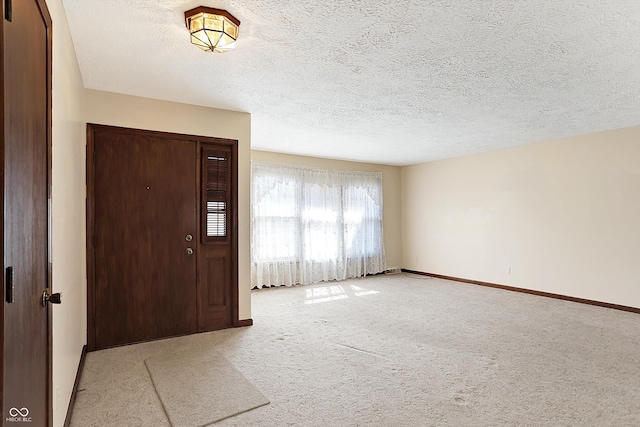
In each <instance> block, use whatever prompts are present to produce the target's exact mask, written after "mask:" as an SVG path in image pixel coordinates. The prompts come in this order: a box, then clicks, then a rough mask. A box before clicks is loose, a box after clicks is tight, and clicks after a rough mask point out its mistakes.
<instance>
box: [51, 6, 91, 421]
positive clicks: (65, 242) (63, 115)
mask: <svg viewBox="0 0 640 427" xmlns="http://www.w3.org/2000/svg"><path fill="white" fill-rule="evenodd" d="M47 6H48V8H49V12H50V13H51V18H52V20H53V88H52V90H53V143H52V144H53V154H52V155H53V158H52V196H51V203H52V206H51V209H52V258H53V285H52V286H53V291H54V292H61V293H62V304H60V305H57V306H52V312H53V314H52V316H53V421H54V426H62V425H63V424H64V419H65V417H66V414H67V408H68V405H69V398H70V397H71V392H72V389H73V383H74V381H75V377H76V372H77V369H78V362H79V361H80V355H81V352H82V347H83V345H84V344H85V342H86V331H87V320H86V306H87V303H86V243H85V242H86V240H85V234H86V232H85V228H86V227H85V188H86V186H85V140H86V137H85V124H84V120H83V117H82V102H83V94H84V88H83V85H82V78H81V76H80V71H79V68H78V63H77V60H76V54H75V50H74V47H73V42H72V41H71V35H70V33H69V28H68V26H67V18H66V16H65V13H64V9H63V6H62V1H61V0H47Z"/></svg>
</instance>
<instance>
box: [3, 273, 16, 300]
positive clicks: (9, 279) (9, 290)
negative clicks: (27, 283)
mask: <svg viewBox="0 0 640 427" xmlns="http://www.w3.org/2000/svg"><path fill="white" fill-rule="evenodd" d="M4 283H5V286H6V289H5V297H6V300H7V302H8V303H9V304H11V303H12V302H13V295H14V293H15V290H16V289H15V287H14V285H13V267H7V269H6V271H5V278H4Z"/></svg>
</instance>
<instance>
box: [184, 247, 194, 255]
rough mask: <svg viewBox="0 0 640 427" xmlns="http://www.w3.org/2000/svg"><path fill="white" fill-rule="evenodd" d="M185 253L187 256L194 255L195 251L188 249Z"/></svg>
mask: <svg viewBox="0 0 640 427" xmlns="http://www.w3.org/2000/svg"><path fill="white" fill-rule="evenodd" d="M185 252H186V253H187V255H193V249H191V248H187V250H186V251H185Z"/></svg>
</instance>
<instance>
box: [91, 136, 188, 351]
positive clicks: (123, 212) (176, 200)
mask: <svg viewBox="0 0 640 427" xmlns="http://www.w3.org/2000/svg"><path fill="white" fill-rule="evenodd" d="M196 149H197V147H196V143H195V142H193V141H179V140H172V139H167V138H158V137H153V136H150V135H147V134H142V135H141V134H138V133H136V132H131V131H128V130H117V129H116V130H114V129H104V130H99V129H98V130H96V132H95V134H94V145H93V150H94V151H93V159H94V163H95V169H94V171H95V174H94V195H95V199H94V202H95V212H94V218H95V219H94V220H95V229H94V247H95V249H94V250H95V260H96V262H95V268H96V269H95V301H96V306H95V340H96V347H97V348H105V347H111V346H115V345H119V344H127V343H133V342H139V341H147V340H152V339H156V338H162V337H170V336H176V335H185V334H189V333H194V332H196V331H197V319H196V259H197V258H196V255H195V251H194V241H193V237H192V240H191V241H189V240H188V239H189V237H187V236H195V235H196V232H197V230H198V228H197V217H196V214H197V205H196V201H197V198H196V194H197V184H196V183H197V175H196V170H195V168H194V165H195V163H196ZM192 251H193V252H192Z"/></svg>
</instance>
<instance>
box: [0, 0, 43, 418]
mask: <svg viewBox="0 0 640 427" xmlns="http://www.w3.org/2000/svg"><path fill="white" fill-rule="evenodd" d="M8 6H9V3H8V2H7V3H5V8H4V11H5V16H4V17H2V18H1V19H2V20H3V21H2V26H1V30H2V45H3V46H2V52H3V57H2V61H3V76H4V79H3V82H2V85H3V88H4V90H0V93H2V100H3V103H2V105H3V107H2V111H3V126H2V130H3V135H2V142H3V143H2V148H3V155H4V160H3V162H4V163H3V169H4V173H3V174H1V175H2V176H3V177H4V193H3V195H4V196H3V198H4V222H3V237H4V247H3V253H4V275H3V276H4V277H3V279H4V280H3V283H4V286H3V292H2V293H3V296H4V298H3V301H2V321H3V327H2V334H3V340H2V341H3V346H2V375H1V376H2V380H3V390H2V405H1V406H2V423H6V425H12V424H15V425H22V423H25V425H26V424H28V425H30V426H46V425H48V424H49V420H50V419H51V413H50V376H51V372H50V369H49V367H50V357H51V356H50V355H51V353H50V348H51V347H50V337H51V335H50V324H49V319H50V316H49V313H48V309H47V307H44V306H43V305H42V303H41V301H42V293H43V291H44V290H45V289H46V288H47V286H48V283H49V279H48V270H49V269H48V257H49V249H48V248H49V243H48V241H49V229H48V220H49V210H48V198H49V172H50V167H49V164H50V163H49V160H50V147H51V146H50V141H51V139H50V138H51V122H50V117H51V116H50V111H51V110H50V105H51V104H50V100H51V95H50V94H51V80H50V76H51V74H50V73H51V68H50V67H51V62H50V61H51V44H50V42H51V19H50V17H49V14H48V12H47V10H46V6H45V4H44V0H42V1H37V0H20V1H13V7H12V8H10V9H11V13H9V9H8ZM3 425H4V424H3Z"/></svg>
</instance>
